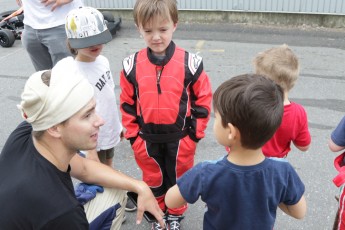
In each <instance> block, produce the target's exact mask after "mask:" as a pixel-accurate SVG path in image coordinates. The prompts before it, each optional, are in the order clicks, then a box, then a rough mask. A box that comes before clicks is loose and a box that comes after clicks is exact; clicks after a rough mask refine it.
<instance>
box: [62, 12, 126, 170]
mask: <svg viewBox="0 0 345 230" xmlns="http://www.w3.org/2000/svg"><path fill="white" fill-rule="evenodd" d="M65 27H66V34H67V38H68V39H67V41H68V46H69V48H70V51H71V53H72V54H73V55H75V59H73V58H72V57H67V58H64V59H62V60H61V61H60V62H58V64H57V65H66V63H67V64H68V63H73V64H74V65H75V66H76V67H77V69H78V71H79V72H80V73H81V74H82V75H83V76H85V77H86V78H87V80H88V81H89V82H90V83H91V85H93V87H94V90H95V99H96V104H97V105H96V112H97V113H98V114H99V115H100V116H101V117H102V118H103V119H104V120H105V124H104V125H103V126H102V127H101V128H100V132H99V135H98V143H97V147H96V148H95V149H93V150H89V151H88V152H87V158H89V159H93V160H97V161H101V162H102V163H104V164H106V165H108V166H110V167H112V165H113V162H112V159H113V157H114V147H115V146H116V145H117V144H118V143H119V142H120V140H121V137H122V125H121V122H120V119H119V115H118V111H117V104H116V97H115V92H114V88H115V84H114V81H113V76H112V74H111V71H110V66H109V61H108V59H107V58H106V57H104V56H103V55H100V54H101V52H102V49H103V44H105V43H107V42H109V41H111V39H112V36H111V34H110V32H109V30H108V28H107V26H106V24H105V22H104V18H103V15H102V13H101V12H99V11H98V10H97V9H94V8H92V7H82V8H79V9H75V10H72V11H70V12H69V13H68V15H67V16H66V24H65Z"/></svg>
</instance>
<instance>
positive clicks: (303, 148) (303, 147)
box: [295, 144, 310, 152]
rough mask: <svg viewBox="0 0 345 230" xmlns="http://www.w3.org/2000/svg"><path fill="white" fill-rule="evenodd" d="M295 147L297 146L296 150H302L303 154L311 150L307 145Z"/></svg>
mask: <svg viewBox="0 0 345 230" xmlns="http://www.w3.org/2000/svg"><path fill="white" fill-rule="evenodd" d="M295 146H296V148H298V149H299V150H301V151H302V152H305V151H307V150H308V149H309V147H310V145H307V146H298V145H296V144H295Z"/></svg>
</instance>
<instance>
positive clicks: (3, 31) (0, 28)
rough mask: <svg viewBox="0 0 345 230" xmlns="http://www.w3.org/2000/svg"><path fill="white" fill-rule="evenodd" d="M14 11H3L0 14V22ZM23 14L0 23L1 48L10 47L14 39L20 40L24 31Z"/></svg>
mask: <svg viewBox="0 0 345 230" xmlns="http://www.w3.org/2000/svg"><path fill="white" fill-rule="evenodd" d="M12 12H14V11H5V12H2V13H0V21H1V20H2V19H4V18H5V17H7V16H8V15H10V14H11V13H12ZM23 20H24V14H23V13H22V14H19V15H17V16H14V17H12V18H10V19H8V20H7V21H3V22H1V23H0V45H1V46H2V47H11V46H12V45H13V43H14V42H15V40H16V39H20V38H21V34H22V31H23V29H24V23H23Z"/></svg>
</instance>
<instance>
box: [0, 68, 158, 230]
mask: <svg viewBox="0 0 345 230" xmlns="http://www.w3.org/2000/svg"><path fill="white" fill-rule="evenodd" d="M49 77H50V74H49V71H40V72H37V73H35V74H33V75H32V76H31V77H30V78H29V79H28V81H27V82H26V85H25V88H24V92H23V93H22V97H21V99H22V101H21V103H20V105H18V108H19V109H20V110H21V111H22V116H23V118H24V119H25V120H26V121H25V122H22V123H21V124H20V125H19V126H18V127H17V128H16V129H15V130H14V131H13V132H12V133H11V134H10V136H9V138H8V140H7V141H6V144H5V146H4V147H3V150H2V152H1V155H0V204H1V207H3V208H5V209H6V210H5V211H3V212H1V213H0V226H1V228H2V229H13V230H16V229H50V230H52V229H53V230H54V229H85V230H86V229H89V223H90V229H92V228H93V229H99V228H98V227H97V226H95V225H93V223H95V222H98V223H99V219H98V218H97V217H98V216H101V217H104V219H111V218H112V217H114V216H116V217H115V219H114V220H113V221H112V222H110V225H112V226H111V229H119V228H120V226H121V222H122V214H121V213H123V209H124V208H118V207H119V205H118V204H120V205H121V206H122V207H123V204H124V202H125V200H126V199H125V192H124V191H123V190H129V191H134V192H137V193H138V194H139V200H138V201H139V208H138V210H139V211H138V215H137V222H138V223H139V222H140V221H141V220H142V214H143V211H144V210H147V211H150V212H151V213H152V214H154V216H155V217H156V218H157V219H158V220H160V222H161V224H162V225H163V213H162V212H161V211H160V209H159V207H158V204H157V202H156V200H155V198H154V196H153V195H152V193H151V191H150V189H149V187H148V186H147V185H146V184H145V183H144V182H142V181H137V180H135V179H133V178H131V177H128V176H126V175H124V174H121V173H119V172H117V171H115V170H113V169H112V168H110V167H107V166H104V165H103V164H100V163H98V162H95V161H91V160H88V159H85V158H82V157H80V156H79V155H78V154H76V153H77V152H78V151H79V150H88V149H93V148H95V147H96V145H97V138H98V133H99V128H100V127H101V126H102V125H103V124H104V121H103V119H102V118H101V117H99V116H98V115H97V113H96V112H95V107H96V103H95V100H94V98H93V97H94V89H93V87H92V85H90V83H89V82H88V81H87V80H86V79H85V78H84V77H83V76H82V75H81V74H80V73H79V72H78V70H76V68H75V66H74V65H64V66H62V65H59V66H55V67H54V68H53V69H52V71H51V78H50V79H49ZM70 176H73V177H75V178H77V179H79V180H81V181H83V182H85V183H89V184H97V185H100V186H104V187H107V188H106V189H105V190H104V192H103V193H102V194H99V195H97V196H96V198H95V199H93V200H92V202H93V203H92V204H89V205H87V206H84V207H83V206H82V205H81V204H80V203H79V202H78V201H77V199H76V197H75V195H74V191H73V184H72V181H71V177H70ZM115 188H117V189H115ZM120 189H123V190H120ZM84 208H85V211H86V212H87V213H92V212H93V214H92V215H93V216H94V218H92V219H90V217H89V215H85V212H84ZM96 208H97V209H96ZM116 209H117V210H116ZM104 214H106V216H104ZM110 225H109V226H110ZM109 228H110V227H109Z"/></svg>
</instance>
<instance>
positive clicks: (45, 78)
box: [32, 70, 52, 140]
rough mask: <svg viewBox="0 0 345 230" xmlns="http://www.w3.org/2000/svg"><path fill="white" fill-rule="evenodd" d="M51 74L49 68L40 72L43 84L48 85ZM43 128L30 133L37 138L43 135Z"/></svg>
mask: <svg viewBox="0 0 345 230" xmlns="http://www.w3.org/2000/svg"><path fill="white" fill-rule="evenodd" d="M51 75H52V71H51V70H47V71H44V72H43V73H42V74H41V79H42V82H43V83H44V84H46V85H47V86H49V85H50V78H51ZM44 132H45V130H42V131H32V135H33V136H34V137H35V138H36V139H37V140H39V139H41V137H42V136H43V134H44Z"/></svg>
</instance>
